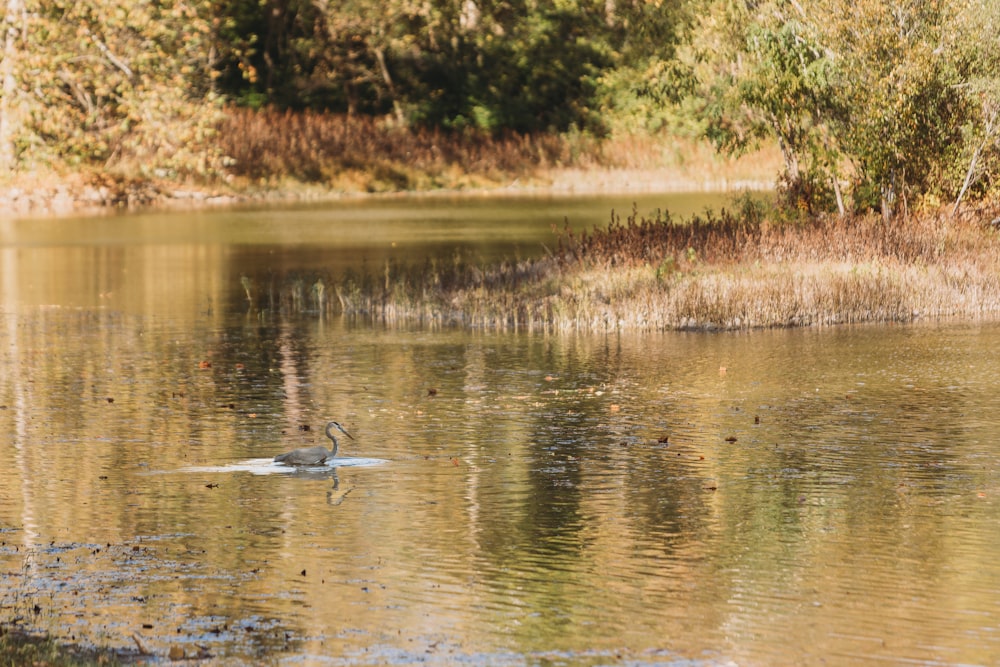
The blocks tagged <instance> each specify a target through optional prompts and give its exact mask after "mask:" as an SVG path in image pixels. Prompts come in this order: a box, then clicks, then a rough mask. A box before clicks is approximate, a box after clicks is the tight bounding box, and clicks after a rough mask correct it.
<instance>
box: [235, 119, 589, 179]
mask: <svg viewBox="0 0 1000 667" xmlns="http://www.w3.org/2000/svg"><path fill="white" fill-rule="evenodd" d="M217 141H218V147H219V149H220V150H221V152H222V153H223V154H224V155H225V156H226V158H227V162H228V163H229V167H228V170H229V171H230V172H231V173H232V174H234V175H235V176H237V177H241V178H246V179H250V180H253V181H257V182H264V183H265V184H268V185H273V184H275V182H276V181H280V180H289V179H290V180H293V181H298V182H301V183H317V184H323V185H325V186H328V187H333V188H338V187H340V188H342V189H346V190H352V191H370V192H376V191H387V190H392V191H395V190H414V189H433V188H435V187H438V188H439V187H454V186H461V185H489V184H496V183H498V182H501V181H503V180H509V179H510V178H513V177H517V176H518V175H521V174H526V173H528V172H529V171H530V170H532V169H536V168H547V167H550V166H553V165H562V164H571V163H574V160H576V159H577V157H579V156H581V155H583V154H585V153H589V152H591V151H588V150H586V149H585V148H583V147H582V146H581V142H585V140H584V139H578V140H577V141H576V142H575V143H573V144H572V145H571V142H569V141H568V140H566V139H565V138H564V137H562V136H560V135H555V134H543V135H522V134H516V133H513V132H508V133H505V134H502V135H497V136H493V135H488V134H484V133H480V132H472V131H469V132H447V131H443V130H440V129H428V128H403V127H398V126H395V125H393V124H392V123H390V122H387V121H386V120H384V119H377V118H373V117H370V116H346V115H335V114H326V113H317V112H312V111H301V112H292V111H287V112H279V111H275V110H261V111H253V110H249V109H238V108H233V109H229V110H228V111H227V113H226V114H225V119H224V120H223V121H222V123H221V124H220V126H219V133H218V139H217ZM594 153H595V154H596V151H594ZM575 156H576V157H575Z"/></svg>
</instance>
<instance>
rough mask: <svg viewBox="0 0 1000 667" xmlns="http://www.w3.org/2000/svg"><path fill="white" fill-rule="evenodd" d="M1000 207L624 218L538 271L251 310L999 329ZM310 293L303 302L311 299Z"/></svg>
mask: <svg viewBox="0 0 1000 667" xmlns="http://www.w3.org/2000/svg"><path fill="white" fill-rule="evenodd" d="M997 213H998V209H997V207H995V206H994V207H986V206H984V207H982V208H980V209H977V210H969V211H967V212H966V213H965V214H963V215H961V216H959V217H957V218H954V219H953V218H950V217H949V216H948V214H947V212H946V211H942V212H938V213H928V214H922V215H915V216H911V217H908V218H903V217H899V218H896V219H895V220H893V221H892V222H890V223H885V222H883V220H882V219H881V218H880V217H878V216H874V215H873V216H864V217H852V218H844V219H829V220H822V221H821V220H809V221H796V222H777V221H775V220H774V219H773V215H771V214H770V213H768V212H767V211H766V210H765V209H764V208H763V207H762V206H761V205H759V204H755V203H752V202H750V201H749V200H747V201H745V202H744V203H743V205H742V208H741V210H739V211H738V212H723V213H721V214H718V215H706V216H701V217H695V218H693V219H690V220H685V221H678V220H673V219H670V218H669V217H659V218H655V219H648V218H643V217H642V216H639V215H637V214H635V213H633V214H632V215H631V216H628V217H627V218H626V219H624V220H621V219H615V220H612V222H611V223H610V225H609V226H608V227H607V228H605V229H599V230H595V231H594V232H592V233H590V234H585V235H573V234H572V233H570V232H569V231H564V232H562V233H561V234H560V235H559V236H558V238H556V239H554V243H553V250H552V252H551V253H549V255H548V256H546V257H544V258H542V259H538V260H533V261H522V262H506V263H501V264H498V265H496V266H477V265H475V264H473V263H470V262H467V261H465V260H464V259H463V258H461V257H455V258H454V259H453V260H452V261H448V262H428V263H427V264H425V265H421V266H399V265H394V264H391V263H389V264H386V265H385V266H384V267H380V268H379V269H378V271H377V272H371V273H368V274H364V275H361V274H358V275H353V274H352V275H345V276H323V277H315V276H310V277H300V279H298V280H296V281H288V282H286V283H285V284H284V286H283V287H282V288H280V289H278V290H277V293H275V292H273V291H272V292H271V293H270V296H269V297H268V301H267V302H266V303H265V302H263V301H259V302H258V305H259V306H261V307H262V308H282V309H285V310H291V311H302V310H309V309H312V310H318V311H321V312H331V313H344V314H346V315H348V316H352V317H357V318H362V319H366V320H372V321H375V322H383V323H388V324H401V323H421V324H424V325H443V326H450V325H458V326H465V327H473V328H492V329H528V330H544V331H573V330H582V331H608V330H642V331H650V330H673V329H693V330H716V329H750V328H760V327H781V326H802V325H824V324H839V323H850V322H906V321H910V320H913V319H916V318H929V317H944V316H955V315H958V316H966V317H993V316H997V315H1000V238H998V232H997V230H996V229H995V228H994V226H993V225H992V224H990V221H991V220H993V219H994V218H995V216H996V215H997ZM310 285H311V286H312V287H311V289H310V287H309V286H310Z"/></svg>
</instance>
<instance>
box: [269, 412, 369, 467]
mask: <svg viewBox="0 0 1000 667" xmlns="http://www.w3.org/2000/svg"><path fill="white" fill-rule="evenodd" d="M333 429H337V430H338V431H340V432H341V433H343V434H344V435H346V436H347V437H348V438H350V439H351V440H354V436H353V435H351V434H350V433H348V432H347V431H345V430H344V427H343V426H341V425H340V424H338V423H337V422H334V421H332V422H329V423H327V425H326V437H328V438H330V440H332V441H333V451H330V450H329V449H327V448H326V447H323V446H322V445H316V446H315V447H302V448H301V449H295V450H292V451H290V452H285V453H284V454H278V455H277V456H275V457H274V461H275V463H284V464H285V465H290V466H318V465H322V464H324V463H326V462H327V461H329V460H330V459H332V458H334V457H335V456H337V450H338V449H339V448H340V443H338V442H337V436H336V435H334V434H333Z"/></svg>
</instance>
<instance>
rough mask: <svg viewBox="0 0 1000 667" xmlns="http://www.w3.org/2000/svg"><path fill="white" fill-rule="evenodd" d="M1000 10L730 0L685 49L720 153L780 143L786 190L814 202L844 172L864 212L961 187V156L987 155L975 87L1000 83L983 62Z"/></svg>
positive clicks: (967, 5) (991, 54)
mask: <svg viewBox="0 0 1000 667" xmlns="http://www.w3.org/2000/svg"><path fill="white" fill-rule="evenodd" d="M997 19H998V17H997V2H996V0H971V1H970V2H962V1H961V0H954V1H952V2H946V1H943V0H937V1H935V2H925V1H922V0H903V1H897V2H891V3H886V2H881V1H880V0H863V1H862V2H848V1H847V0H815V1H814V2H810V3H798V2H794V1H784V0H765V1H764V2H760V3H755V4H753V5H743V4H732V3H729V2H726V1H725V0H719V1H718V2H715V3H714V4H713V11H711V12H710V13H708V14H706V15H705V17H704V18H703V19H702V20H701V22H700V23H699V24H698V26H697V28H696V30H695V31H694V33H693V34H692V42H691V44H692V46H691V50H690V51H688V52H687V53H685V54H682V58H684V59H685V61H686V62H688V63H689V64H690V65H691V67H692V69H693V71H694V72H695V73H696V76H697V78H698V82H699V83H698V85H697V86H696V89H695V93H694V94H695V96H696V97H697V98H700V100H701V106H700V115H701V117H702V118H703V119H704V120H705V122H706V129H705V135H706V136H708V137H709V138H711V139H712V140H713V141H714V142H715V143H716V145H717V146H719V148H720V149H722V150H725V151H727V152H730V153H738V152H741V151H744V150H747V149H748V148H751V147H753V146H754V145H755V144H756V142H757V141H759V140H761V139H773V140H775V141H777V143H778V145H779V147H780V148H781V150H782V154H783V156H784V158H785V174H784V176H783V182H784V184H785V187H786V188H787V190H788V191H789V192H791V193H794V195H795V197H802V196H806V198H807V201H806V202H805V204H806V205H807V207H808V208H810V209H812V208H814V205H816V204H819V203H821V202H820V201H818V200H817V199H816V198H817V197H818V198H819V199H823V198H825V197H826V195H825V194H824V193H825V192H826V191H836V192H839V187H840V184H841V183H842V182H843V181H844V179H845V178H847V179H850V181H851V182H852V183H853V184H854V187H853V192H852V194H853V195H854V204H855V207H856V208H859V209H865V208H880V209H881V210H882V211H883V213H884V214H885V215H886V216H889V215H891V214H892V213H894V212H895V211H897V210H900V209H901V208H907V207H909V205H910V203H911V202H914V201H919V200H920V199H921V198H923V197H925V196H928V197H932V198H940V197H942V196H954V194H955V193H956V192H958V189H959V186H960V182H961V179H960V178H956V175H959V174H961V173H962V170H961V169H956V165H957V164H959V163H961V162H962V161H963V160H967V159H969V158H968V157H967V156H968V155H969V153H970V152H973V153H976V154H977V155H979V156H982V155H984V154H985V153H984V151H983V150H981V149H980V150H979V151H978V152H976V151H970V149H969V146H970V145H969V144H968V141H969V138H970V137H971V136H972V135H975V134H976V132H975V131H973V130H972V128H974V127H981V128H983V129H982V130H981V131H980V132H979V136H984V133H986V128H987V126H988V123H987V121H986V120H984V119H989V118H990V115H989V113H988V112H986V113H983V110H984V109H985V107H983V105H982V100H983V99H984V96H983V95H982V94H980V95H979V99H978V101H977V98H976V93H975V92H974V91H975V90H976V89H977V86H976V85H973V82H974V81H979V80H982V78H985V79H986V80H988V81H994V82H995V81H997V77H998V70H1000V68H998V67H996V66H995V64H994V65H986V66H985V68H984V64H986V63H996V62H997V59H998V56H997V55H996V54H997V53H998V49H997V46H998V44H997V40H998V37H997V33H996V26H997V25H998V24H1000V22H998V20H997ZM973 23H977V24H978V25H989V26H994V27H993V28H992V30H993V32H990V30H991V29H990V28H986V29H985V32H983V30H984V29H979V30H972V29H971V26H972V24H973ZM977 33H978V34H977ZM987 52H988V53H987ZM984 69H986V70H988V71H986V72H984ZM983 74H985V77H983ZM985 97H986V98H990V99H994V100H995V99H997V98H996V97H994V96H992V95H991V94H987V95H986V96H985ZM989 127H992V126H989ZM980 145H982V144H980ZM963 156H965V157H963ZM977 160H978V158H977ZM980 164H981V163H980ZM823 183H827V184H828V187H826V188H825V187H824V186H823ZM810 193H812V194H810ZM827 199H828V201H833V199H831V198H827ZM838 201H839V197H838Z"/></svg>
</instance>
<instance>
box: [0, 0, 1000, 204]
mask: <svg viewBox="0 0 1000 667" xmlns="http://www.w3.org/2000/svg"><path fill="white" fill-rule="evenodd" d="M3 6H4V9H5V12H4V24H3V28H4V29H3V32H2V35H0V37H2V40H3V44H2V49H0V57H2V60H0V165H2V166H3V168H4V169H5V170H6V171H8V172H14V173H17V172H18V171H23V170H25V169H37V168H38V167H40V166H50V167H54V168H57V169H60V168H67V167H69V168H99V169H122V170H131V171H132V172H133V173H136V174H139V175H141V176H144V177H160V178H163V177H167V178H176V177H184V176H190V175H197V176H199V177H207V178H214V177H219V176H222V175H224V174H225V173H226V172H227V170H230V169H231V168H232V167H233V166H234V165H233V160H234V156H233V155H227V154H226V152H225V151H224V150H223V148H222V146H223V145H226V144H225V143H224V142H220V141H218V139H217V137H216V133H217V132H218V130H219V128H220V127H226V125H220V120H221V118H222V117H223V116H224V115H225V114H229V113H232V111H231V110H232V109H233V108H235V107H247V108H251V109H258V108H265V107H266V108H276V109H279V110H291V111H309V112H312V113H313V115H312V116H310V117H312V118H316V117H317V116H316V115H315V112H328V113H332V114H344V115H348V116H353V117H358V116H361V117H371V118H379V119H381V121H380V125H378V126H373V127H382V126H384V127H388V126H391V129H392V131H393V132H398V131H399V130H400V128H423V129H424V130H426V129H433V130H434V131H440V132H451V133H457V134H460V135H470V134H474V135H476V136H479V135H480V134H482V135H485V136H497V135H503V136H505V137H510V136H511V133H512V132H513V133H519V134H521V135H530V134H542V133H545V134H555V133H563V134H565V133H570V134H575V135H586V136H588V137H597V138H599V137H602V136H606V135H608V134H611V133H627V132H632V133H650V134H651V133H665V134H668V135H670V134H673V135H677V134H684V135H686V136H688V137H702V138H705V139H708V140H711V141H712V142H713V143H714V144H715V145H716V146H717V148H718V149H719V150H721V151H724V152H727V153H731V154H738V153H741V152H744V151H747V150H751V149H753V148H755V147H757V146H759V145H760V144H761V143H768V142H771V143H776V144H777V145H778V146H779V147H780V149H781V153H782V156H783V157H784V165H785V168H784V173H783V174H782V175H781V180H780V183H781V186H782V191H783V192H784V193H785V195H786V197H787V201H789V202H791V203H794V204H795V205H797V206H799V207H800V208H805V209H807V210H809V211H824V210H829V211H833V210H838V209H839V210H840V211H841V212H847V211H849V210H869V209H877V210H881V211H882V213H883V214H884V215H885V216H886V217H889V216H891V215H892V214H894V213H895V212H899V211H903V210H906V209H908V208H914V207H917V206H921V205H927V204H935V203H941V202H946V201H953V202H956V203H957V202H959V201H960V200H961V199H963V198H967V197H970V196H982V195H984V194H986V193H988V192H989V191H990V189H991V188H992V187H993V185H994V183H993V179H994V177H995V174H996V173H997V166H998V150H997V149H998V144H997V137H998V133H997V128H998V120H1000V118H998V112H1000V0H931V1H927V0H894V1H892V2H882V1H880V0H863V1H862V2H860V3H857V2H848V1H847V0H808V1H806V0H801V1H800V0H759V1H752V2H751V1H748V0H341V1H339V2H335V1H333V0H223V1H221V2H209V1H208V0H163V1H159V2H154V1H152V0H92V1H91V2H89V3H79V2H70V1H69V0H45V1H44V2H43V1H42V0H4V5H3ZM271 117H278V116H275V115H273V114H272V116H271ZM285 117H289V116H285ZM229 126H232V124H229ZM229 143H230V145H231V142H229Z"/></svg>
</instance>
